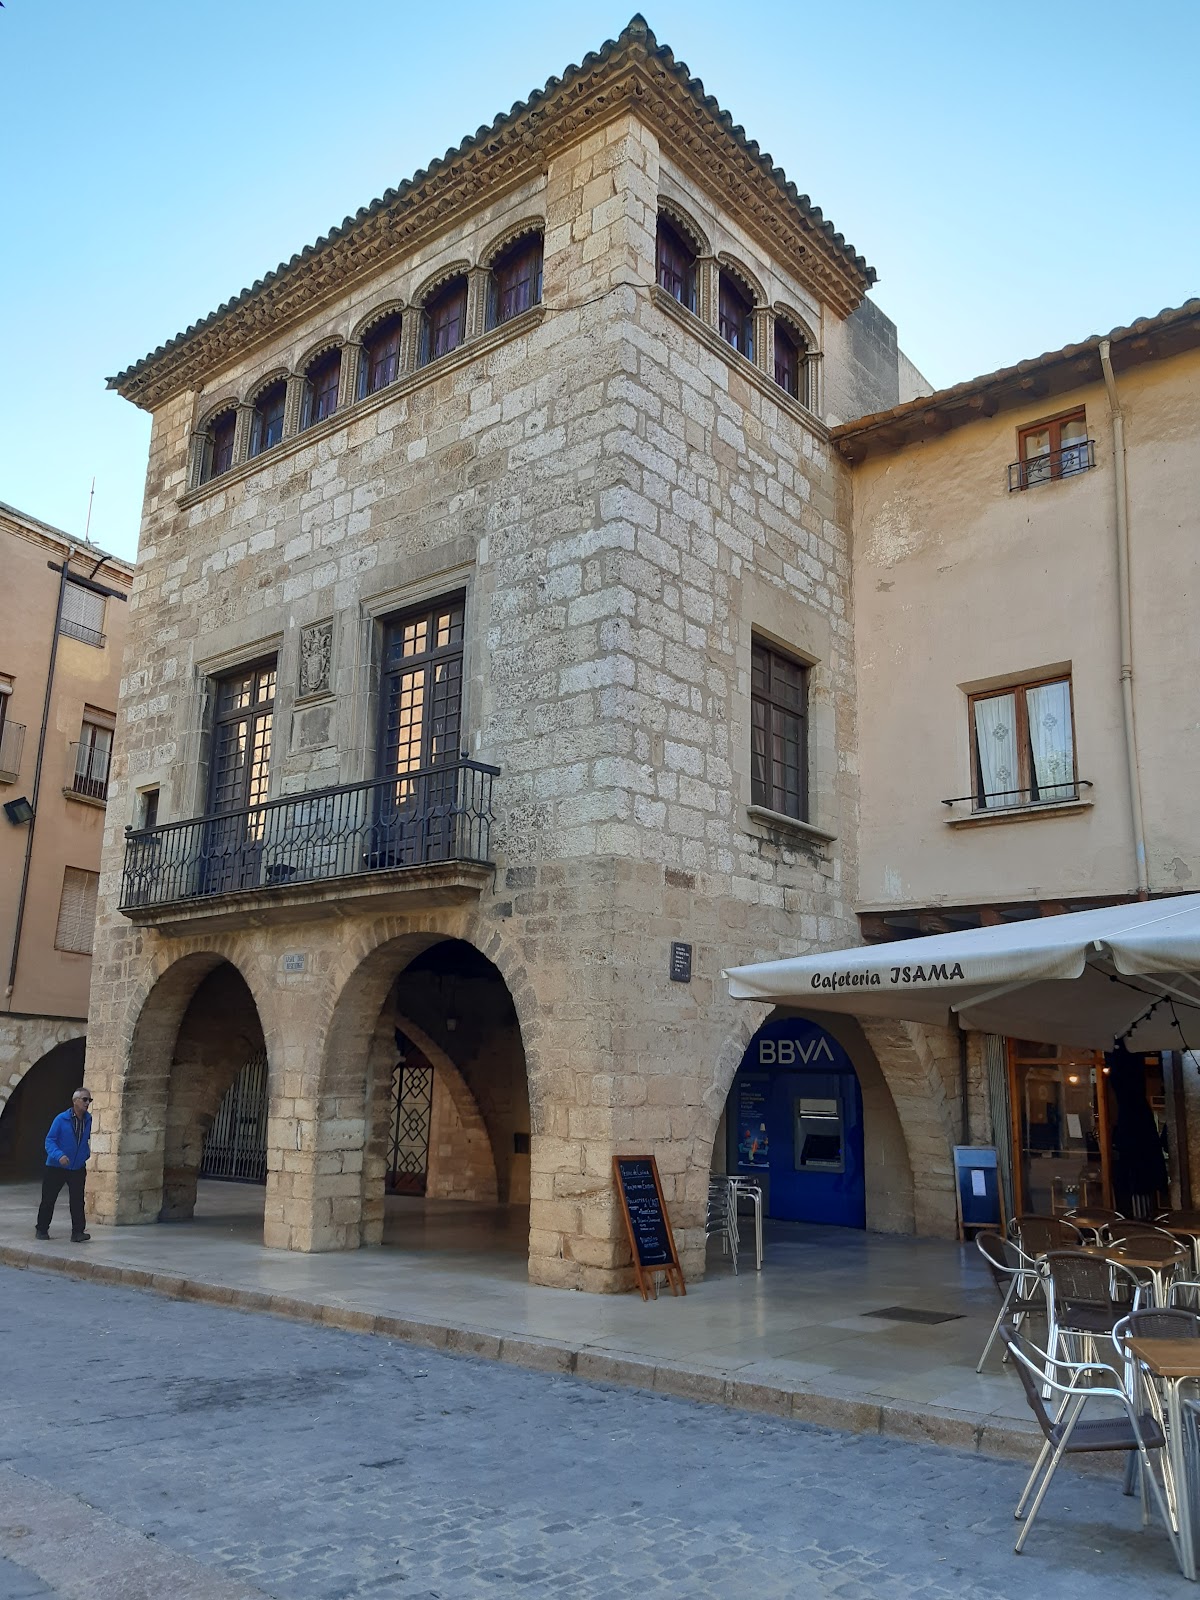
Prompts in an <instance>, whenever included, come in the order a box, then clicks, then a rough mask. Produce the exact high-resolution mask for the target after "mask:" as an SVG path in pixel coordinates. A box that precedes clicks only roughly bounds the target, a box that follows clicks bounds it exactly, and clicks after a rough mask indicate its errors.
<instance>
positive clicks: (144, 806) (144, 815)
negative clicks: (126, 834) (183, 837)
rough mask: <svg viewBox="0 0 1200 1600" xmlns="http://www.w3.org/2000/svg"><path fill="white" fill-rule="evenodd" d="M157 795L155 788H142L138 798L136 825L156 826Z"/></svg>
mask: <svg viewBox="0 0 1200 1600" xmlns="http://www.w3.org/2000/svg"><path fill="white" fill-rule="evenodd" d="M158 796H159V791H158V790H157V789H143V790H142V792H141V794H140V796H139V798H138V812H139V815H138V827H139V828H157V827H158Z"/></svg>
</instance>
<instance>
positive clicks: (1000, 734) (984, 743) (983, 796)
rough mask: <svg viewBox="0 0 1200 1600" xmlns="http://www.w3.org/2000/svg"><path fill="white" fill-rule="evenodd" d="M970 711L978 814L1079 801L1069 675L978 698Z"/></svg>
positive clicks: (991, 692) (974, 800)
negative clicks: (980, 812) (1017, 807)
mask: <svg viewBox="0 0 1200 1600" xmlns="http://www.w3.org/2000/svg"><path fill="white" fill-rule="evenodd" d="M969 708H970V731H971V770H972V773H973V785H972V803H973V805H974V807H975V809H976V810H977V811H1002V810H1005V809H1008V808H1010V807H1012V806H1028V805H1053V804H1054V803H1055V802H1061V801H1063V800H1077V799H1078V798H1079V784H1078V780H1077V777H1076V771H1075V716H1074V706H1073V704H1072V695H1071V680H1070V678H1069V677H1060V678H1046V679H1042V680H1039V681H1037V682H1032V683H1019V684H1014V685H1013V686H1012V687H1011V688H1009V689H992V690H988V692H987V693H986V694H974V695H971V696H970V700H969Z"/></svg>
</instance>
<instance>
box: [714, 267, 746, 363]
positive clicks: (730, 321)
mask: <svg viewBox="0 0 1200 1600" xmlns="http://www.w3.org/2000/svg"><path fill="white" fill-rule="evenodd" d="M719 301H720V308H719V309H720V327H721V337H722V339H724V340H725V342H726V344H731V345H732V346H733V348H734V349H735V350H740V351H741V353H742V354H743V355H744V356H748V357H749V359H750V360H751V361H753V360H754V306H753V305H752V304H751V302H750V300H749V299H748V297H747V296H746V294H745V293H744V292H743V290H742V288H741V285H740V284H739V283H738V282H737V280H736V279H735V278H734V277H733V276H732V275H731V274H730V273H728V272H723V273H722V274H721V284H720V293H719Z"/></svg>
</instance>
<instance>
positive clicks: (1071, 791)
mask: <svg viewBox="0 0 1200 1600" xmlns="http://www.w3.org/2000/svg"><path fill="white" fill-rule="evenodd" d="M1093 787H1094V785H1093V783H1092V780H1091V779H1090V778H1069V779H1067V781H1066V782H1065V783H1043V784H1040V785H1039V786H1038V787H1037V788H1036V789H992V790H990V791H985V790H982V789H980V790H979V791H978V792H977V793H975V794H956V795H954V796H953V797H952V798H951V799H949V800H943V801H942V804H943V805H944V806H960V805H962V804H963V803H964V802H965V801H967V800H969V801H970V802H971V805H972V807H973V808H974V809H975V810H976V811H1003V810H1005V809H1006V808H1007V807H1011V806H1052V805H1063V804H1069V803H1070V802H1071V801H1072V800H1080V799H1082V798H1083V797H1082V795H1081V794H1080V792H1079V791H1080V790H1081V789H1091V788H1093Z"/></svg>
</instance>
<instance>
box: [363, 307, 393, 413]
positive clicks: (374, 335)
mask: <svg viewBox="0 0 1200 1600" xmlns="http://www.w3.org/2000/svg"><path fill="white" fill-rule="evenodd" d="M400 322H401V317H400V313H399V312H398V311H393V312H392V314H391V316H388V317H384V318H383V319H382V321H380V322H377V323H376V324H375V326H374V327H373V328H372V329H371V330H370V332H369V333H368V334H367V336H366V338H365V339H364V340H363V362H362V377H361V378H360V379H359V396H360V398H361V397H362V396H363V395H368V394H375V393H376V392H377V391H378V390H380V389H386V388H387V386H388V384H389V383H395V381H396V379H397V378H398V377H399V375H400Z"/></svg>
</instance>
